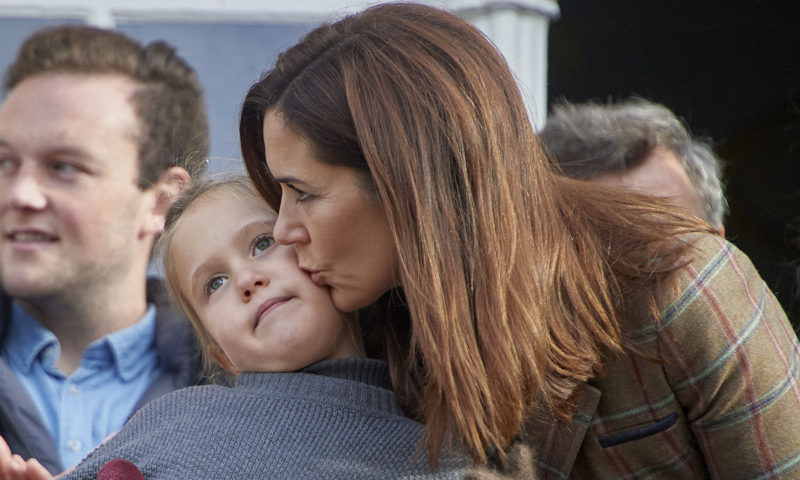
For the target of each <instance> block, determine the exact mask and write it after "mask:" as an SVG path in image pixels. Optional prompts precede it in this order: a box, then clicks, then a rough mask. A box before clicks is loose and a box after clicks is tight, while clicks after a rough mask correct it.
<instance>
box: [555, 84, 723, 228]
mask: <svg viewBox="0 0 800 480" xmlns="http://www.w3.org/2000/svg"><path fill="white" fill-rule="evenodd" d="M541 135H542V138H543V139H544V142H545V144H546V145H547V147H548V149H549V150H550V152H551V154H552V156H551V159H552V160H553V161H555V162H556V163H558V164H559V165H560V167H561V169H562V170H563V171H564V173H565V174H566V175H568V176H570V177H573V178H579V179H585V180H591V181H596V182H600V183H604V184H607V185H617V186H624V187H629V188H633V189H636V190H639V191H642V192H644V193H649V194H652V195H656V196H660V197H666V198H669V199H670V200H672V201H673V202H674V203H675V204H676V205H678V206H680V207H683V208H684V209H686V210H687V211H688V212H689V213H692V214H694V215H696V216H698V217H700V218H702V219H705V220H706V222H708V223H709V225H711V226H712V227H713V228H714V229H715V230H716V231H717V232H718V233H719V234H720V235H721V236H724V235H725V228H724V227H723V219H724V216H725V212H726V210H727V204H726V202H725V197H724V195H723V192H722V182H721V174H722V172H721V170H722V168H721V162H720V160H719V158H718V157H717V156H716V155H715V154H714V152H713V151H712V149H711V146H710V145H709V144H708V143H707V142H705V141H702V140H700V139H696V138H693V137H692V135H691V133H690V132H689V131H688V130H687V128H686V127H685V126H684V124H683V123H682V122H681V121H680V120H679V119H678V118H677V117H676V116H675V114H674V113H672V112H671V111H670V110H669V109H667V108H666V107H664V106H662V105H659V104H656V103H652V102H648V101H646V100H642V99H632V100H628V101H625V102H621V103H616V104H608V105H600V104H594V103H586V104H571V103H568V102H564V103H562V104H560V105H557V106H556V107H555V108H554V109H553V112H552V113H551V114H550V116H549V117H548V119H547V124H546V125H545V128H544V130H543V131H542V133H541Z"/></svg>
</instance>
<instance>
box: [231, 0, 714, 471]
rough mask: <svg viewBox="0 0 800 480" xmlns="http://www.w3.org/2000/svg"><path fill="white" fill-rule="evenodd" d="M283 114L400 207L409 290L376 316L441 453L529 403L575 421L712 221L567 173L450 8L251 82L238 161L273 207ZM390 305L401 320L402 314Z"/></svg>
mask: <svg viewBox="0 0 800 480" xmlns="http://www.w3.org/2000/svg"><path fill="white" fill-rule="evenodd" d="M268 112H276V113H278V114H280V116H281V119H282V120H283V121H284V122H285V124H286V125H287V127H288V128H290V129H293V130H294V131H295V132H297V133H299V134H302V135H303V136H304V137H305V138H306V139H307V140H308V142H309V144H310V145H311V148H312V150H313V152H314V154H315V155H316V156H317V158H318V159H319V161H321V162H324V163H327V164H331V165H341V166H347V167H349V168H353V169H355V170H356V171H358V172H360V173H361V174H362V175H363V176H364V178H365V179H366V184H367V188H366V190H368V191H371V192H373V194H374V195H376V196H377V199H378V200H379V201H380V202H381V204H382V205H383V207H384V208H385V210H386V213H387V216H388V218H389V223H390V225H391V229H392V233H393V234H394V238H395V241H396V244H397V249H398V252H399V257H400V264H401V276H402V289H401V290H402V291H401V292H399V293H396V292H390V293H389V294H387V295H384V297H382V298H381V299H379V300H378V302H377V303H378V305H377V307H376V311H378V312H383V314H385V315H386V316H385V317H382V316H378V317H375V318H374V319H373V321H372V322H371V328H372V329H373V330H375V331H377V332H378V333H379V334H380V335H379V338H380V339H381V342H382V349H381V350H382V352H383V354H384V355H385V356H386V358H387V359H388V360H389V362H390V366H391V372H392V377H393V383H394V387H395V391H396V394H397V396H398V401H399V402H400V404H401V406H402V407H403V408H404V411H405V412H406V413H407V414H408V415H410V416H411V417H413V418H416V419H418V420H420V421H422V422H423V423H425V424H426V442H427V445H428V448H429V452H430V457H429V459H430V461H431V463H432V464H434V465H435V463H436V456H437V454H438V453H439V452H440V451H441V448H442V446H443V445H444V444H449V443H450V442H451V441H453V440H455V441H456V442H457V443H458V444H459V445H461V446H463V447H464V448H466V449H467V451H468V452H470V453H471V454H472V456H473V458H474V460H476V461H479V462H482V461H485V460H486V459H487V452H488V451H491V450H494V451H499V453H500V456H501V459H503V458H504V457H503V449H504V448H505V447H506V446H508V445H509V444H510V443H511V442H512V441H513V439H514V437H515V436H516V435H517V434H518V433H519V432H520V429H521V426H522V423H523V421H524V420H525V419H526V418H527V417H528V416H530V415H534V414H537V412H538V413H540V414H546V415H554V416H555V417H557V418H559V419H562V420H567V419H569V417H570V415H571V413H572V411H573V409H574V405H573V404H572V402H571V401H570V397H571V395H572V394H573V392H574V391H575V388H576V386H577V385H578V384H579V383H581V382H583V381H585V380H587V379H589V378H591V377H593V376H595V375H597V374H598V373H600V372H601V370H602V364H603V358H604V356H606V355H609V354H612V353H613V352H623V351H624V350H625V348H624V345H625V342H624V338H623V333H622V328H621V326H620V325H621V321H622V320H623V319H624V317H625V315H626V312H627V311H628V309H629V307H630V305H628V303H625V301H626V299H633V298H636V299H637V302H639V301H645V302H647V303H648V304H649V305H650V306H651V307H652V308H653V309H654V310H655V309H656V308H657V303H658V296H659V291H660V290H661V288H662V286H665V285H667V284H668V283H669V280H670V278H671V276H672V273H673V272H674V271H675V270H676V269H677V268H678V266H679V264H680V261H679V259H680V258H681V256H682V254H683V253H684V252H685V250H686V249H687V248H689V247H688V246H687V244H685V243H684V242H681V241H679V240H678V238H677V235H679V234H681V233H685V232H688V231H693V230H697V229H701V228H703V227H701V226H700V225H699V224H697V223H695V221H694V220H692V219H691V217H688V216H685V215H682V214H681V213H679V212H677V211H672V210H669V209H666V207H665V206H664V205H663V204H662V203H660V202H658V201H657V200H654V199H650V198H649V197H644V196H639V195H636V194H633V193H626V192H623V191H621V190H615V189H610V188H606V187H603V186H599V185H593V184H588V183H584V182H579V181H575V180H570V179H567V178H564V177H562V176H560V175H558V174H557V173H556V172H554V171H553V170H552V169H551V167H550V166H549V162H548V160H547V158H546V156H545V153H544V152H543V150H542V148H541V146H540V145H539V143H538V140H537V138H536V136H535V135H534V133H533V130H532V128H531V125H530V123H529V120H528V117H527V114H526V110H525V107H524V104H523V100H522V98H521V96H520V93H519V91H518V89H517V86H516V83H515V81H514V78H513V76H512V74H511V72H510V71H509V68H508V66H507V65H506V63H505V61H504V60H503V58H502V56H501V55H500V54H499V53H498V51H497V50H496V49H495V48H494V46H493V45H492V44H491V43H490V42H489V41H488V40H487V39H486V38H485V37H484V35H483V34H481V33H480V32H479V31H478V30H477V29H476V28H474V27H473V26H472V25H470V24H469V23H467V22H466V21H464V20H462V19H460V18H459V17H457V16H455V15H453V14H451V13H448V12H446V11H443V10H439V9H436V8H432V7H429V6H424V5H415V4H382V5H378V6H375V7H371V8H368V9H366V10H364V11H362V12H360V13H357V14H354V15H351V16H348V17H345V18H343V19H341V20H339V21H337V22H335V23H330V24H324V25H322V26H320V27H318V28H316V29H315V30H313V31H311V32H310V33H309V34H308V35H307V36H306V37H304V38H303V39H302V40H301V41H300V42H299V43H298V44H297V45H295V46H293V47H291V48H290V49H288V50H287V51H285V52H284V53H282V54H281V55H280V56H279V58H278V60H277V62H276V64H275V65H274V68H273V69H271V70H270V71H268V72H266V73H265V74H264V75H263V76H262V77H261V79H260V80H259V81H258V82H257V83H256V84H254V85H253V86H252V88H251V89H250V91H249V92H248V94H247V97H246V98H245V101H244V104H243V107H242V112H241V121H240V139H241V148H242V154H243V158H244V161H245V165H246V168H247V171H248V173H249V175H250V177H251V179H252V180H253V181H254V183H255V185H256V187H257V188H258V190H259V192H260V193H261V195H262V196H263V197H264V198H265V199H266V200H267V201H268V202H269V203H270V204H271V205H272V206H273V207H274V208H276V209H277V208H279V203H280V188H279V186H278V185H277V184H276V182H275V181H274V179H273V177H272V176H271V174H270V171H269V169H268V168H267V164H266V162H265V156H264V138H263V122H264V117H265V115H266V114H267V113H268ZM390 314H391V315H390Z"/></svg>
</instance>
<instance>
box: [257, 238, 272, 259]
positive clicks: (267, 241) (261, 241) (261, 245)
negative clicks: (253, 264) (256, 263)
mask: <svg viewBox="0 0 800 480" xmlns="http://www.w3.org/2000/svg"><path fill="white" fill-rule="evenodd" d="M273 245H275V239H274V238H272V235H259V236H257V237H256V238H255V240H253V249H252V250H253V252H252V253H253V255H254V256H255V255H258V254H260V253H264V252H265V251H267V250H269V249H270V248H271V247H272V246H273Z"/></svg>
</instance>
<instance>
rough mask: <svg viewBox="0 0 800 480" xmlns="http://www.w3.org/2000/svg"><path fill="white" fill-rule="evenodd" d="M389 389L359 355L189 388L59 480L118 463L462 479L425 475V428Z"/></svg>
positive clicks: (458, 468)
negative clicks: (407, 414)
mask: <svg viewBox="0 0 800 480" xmlns="http://www.w3.org/2000/svg"><path fill="white" fill-rule="evenodd" d="M390 388H391V382H390V379H389V375H388V369H387V366H386V364H385V363H383V362H380V361H377V360H369V359H356V358H346V359H334V360H326V361H323V362H319V363H317V364H314V365H311V366H309V367H307V368H305V369H303V370H301V371H299V372H292V373H251V372H246V373H243V374H241V375H239V377H238V378H237V381H236V385H235V387H233V388H226V387H220V386H203V387H191V388H186V389H183V390H179V391H176V392H174V393H171V394H169V395H166V396H164V397H161V398H159V399H157V400H155V401H153V402H152V403H150V404H148V405H146V406H145V407H144V408H142V409H141V410H139V412H137V413H136V415H134V416H133V417H132V418H131V420H130V421H129V422H128V423H127V424H126V425H125V427H124V428H123V429H122V430H121V431H120V432H119V433H118V434H117V435H116V436H115V437H113V438H112V439H111V440H109V441H108V442H106V443H105V444H103V445H102V446H100V447H99V448H98V449H97V450H95V451H94V452H93V453H91V454H90V455H89V456H88V457H87V458H86V459H84V461H83V462H81V464H80V465H79V466H78V467H77V468H76V469H75V470H74V471H73V472H71V473H70V474H69V475H68V476H67V477H65V478H67V479H69V480H73V479H87V480H88V479H92V480H94V479H95V478H97V473H98V471H99V470H100V468H101V467H102V466H103V465H104V464H105V463H106V462H108V461H110V460H113V459H115V458H122V459H125V460H129V461H131V462H133V463H134V464H136V466H137V467H139V469H140V470H141V471H142V473H143V474H144V476H145V478H147V479H188V478H192V479H257V478H264V479H306V478H309V479H317V478H322V479H342V480H353V479H387V478H414V479H422V478H425V479H428V478H430V479H434V478H435V479H451V478H452V479H455V478H463V475H464V470H463V468H462V467H463V466H464V465H465V463H464V460H463V459H461V458H460V457H456V456H452V457H444V458H443V459H442V460H441V462H440V467H439V468H438V470H437V471H436V472H435V473H430V472H429V470H428V468H427V458H426V453H425V452H424V451H423V453H422V454H421V455H420V454H419V453H418V449H419V446H420V443H421V441H422V436H423V426H422V425H421V424H419V423H417V422H414V421H412V420H409V419H407V418H405V417H404V416H403V415H402V413H401V412H400V409H399V408H398V407H397V404H396V401H395V397H394V393H393V392H392V391H391V390H390Z"/></svg>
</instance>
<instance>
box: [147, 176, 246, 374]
mask: <svg viewBox="0 0 800 480" xmlns="http://www.w3.org/2000/svg"><path fill="white" fill-rule="evenodd" d="M222 189H224V190H227V191H230V192H233V193H236V194H240V195H247V196H250V197H254V198H257V199H259V200H261V199H260V197H259V196H258V193H257V192H256V191H255V189H254V188H253V184H252V183H251V182H250V179H249V178H247V176H246V175H245V174H241V173H236V174H229V175H224V176H216V177H214V178H213V179H205V180H202V181H199V182H197V183H195V184H193V185H192V186H191V187H190V188H189V189H188V190H186V191H185V192H184V193H183V194H181V196H180V197H178V199H177V200H175V202H174V203H173V204H172V206H170V208H169V210H168V211H167V215H166V217H165V220H164V233H162V234H161V236H160V237H159V239H158V242H157V243H156V252H157V254H159V255H160V256H161V261H162V268H163V271H164V278H165V280H166V286H167V293H168V294H169V296H170V298H171V299H172V301H173V302H174V303H175V304H176V305H177V306H178V307H180V309H181V310H183V312H184V313H185V314H186V318H188V319H189V322H191V324H192V327H193V328H194V330H195V332H196V333H197V338H198V340H199V341H200V346H201V348H202V350H203V362H204V367H205V371H206V374H207V375H208V376H210V377H213V376H215V375H216V374H218V373H219V368H220V367H221V368H222V369H224V370H225V371H227V372H229V373H232V374H234V375H235V374H238V373H239V372H238V371H237V370H236V368H235V367H234V366H233V363H232V362H231V360H230V358H228V355H226V354H225V352H224V351H223V350H222V347H220V345H219V344H218V343H217V341H216V340H215V339H214V337H212V336H211V334H210V333H209V332H208V329H207V328H206V327H205V325H204V324H203V322H202V321H201V320H200V317H199V316H198V315H197V313H196V312H195V311H194V309H193V308H192V305H191V303H190V302H189V300H188V299H187V298H186V296H185V295H184V294H183V292H182V291H181V288H180V282H179V276H178V272H177V271H176V270H175V264H174V262H173V255H172V251H173V249H174V248H176V245H173V239H174V237H175V231H176V229H177V226H178V224H179V220H180V218H181V216H182V215H183V214H184V213H185V212H186V210H187V209H188V208H189V207H190V206H191V205H192V204H193V203H194V202H195V201H197V200H198V199H199V198H201V197H203V196H205V195H206V194H209V193H211V192H217V191H219V190H222Z"/></svg>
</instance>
